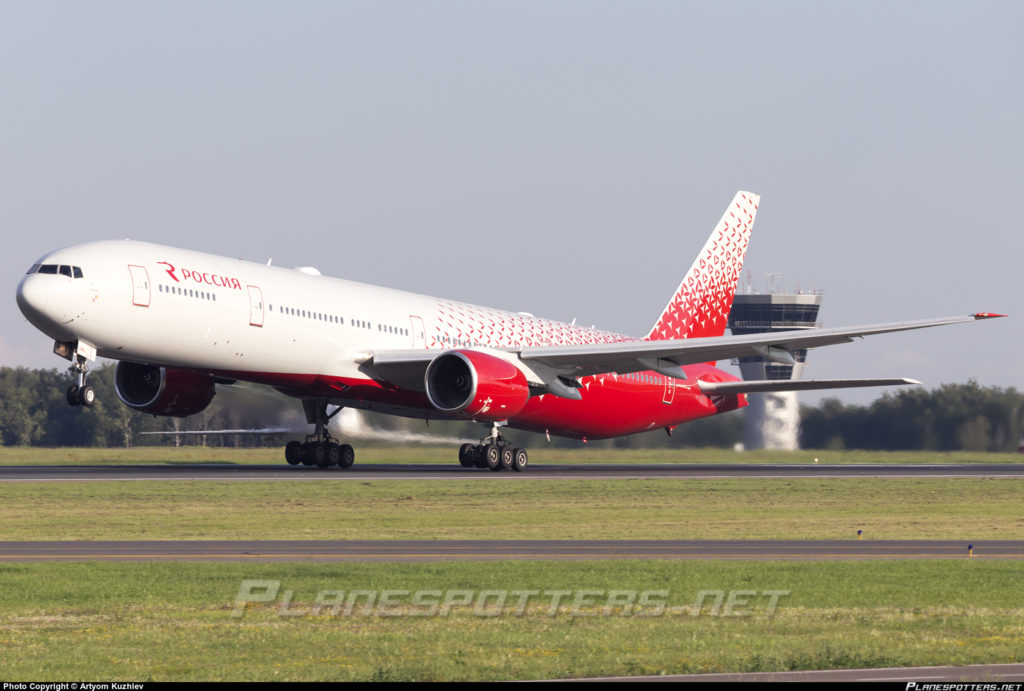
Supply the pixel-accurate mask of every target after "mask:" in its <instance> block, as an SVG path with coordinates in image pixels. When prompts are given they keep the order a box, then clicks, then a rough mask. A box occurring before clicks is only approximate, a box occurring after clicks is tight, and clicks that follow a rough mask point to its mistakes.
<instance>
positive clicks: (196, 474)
mask: <svg viewBox="0 0 1024 691" xmlns="http://www.w3.org/2000/svg"><path fill="white" fill-rule="evenodd" d="M841 477H932V478H938V477H993V478H1024V463H986V464H980V463H971V464H953V463H950V464H903V465H893V464H879V465H872V464H843V465H827V464H786V465H771V464H761V463H754V464H733V463H715V464H712V463H692V464H689V463H647V464H607V463H595V464H585V465H584V464H572V465H555V464H541V465H531V466H530V467H529V468H527V470H526V472H522V473H517V472H514V471H511V470H507V471H502V472H493V471H490V470H479V469H476V468H469V469H467V468H462V467H461V466H459V465H457V464H455V463H451V464H444V465H440V464H438V465H432V464H431V465H428V464H424V465H409V464H404V465H400V464H368V465H359V464H358V463H357V464H356V465H354V466H352V467H351V468H348V469H346V470H341V469H339V468H316V467H308V466H290V465H287V464H285V463H282V464H281V465H231V464H215V463H211V464H196V463H188V464H181V465H74V466H72V465H38V466H0V482H47V481H52V482H69V481H102V480H261V481H324V480H385V479H387V480H430V479H450V480H465V479H477V480H492V481H493V480H496V479H506V480H530V479H556V478H557V479H566V478H569V479H598V478H695V479H696V478H841Z"/></svg>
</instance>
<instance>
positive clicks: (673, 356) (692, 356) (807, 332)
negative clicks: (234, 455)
mask: <svg viewBox="0 0 1024 691" xmlns="http://www.w3.org/2000/svg"><path fill="white" fill-rule="evenodd" d="M1001 316H1005V315H1001V314H991V313H986V312H979V313H975V314H969V315H966V316H956V317H944V318H940V319H921V320H916V321H906V322H892V323H887V324H873V325H867V326H852V327H843V328H835V329H799V330H793V331H777V332H771V333H759V334H747V335H742V336H718V337H714V338H690V339H676V340H663V341H640V340H636V341H624V342H621V343H595V344H584V345H551V346H525V347H522V348H505V349H497V350H491V349H488V350H489V352H494V353H500V354H503V355H504V356H505V357H506V358H508V359H510V360H511V361H518V362H519V363H520V364H521V365H523V366H524V367H525V368H526V369H529V370H532V372H533V373H534V374H535V375H536V376H535V377H531V380H532V381H531V383H534V384H540V385H545V386H547V388H548V389H549V390H550V391H551V392H552V393H555V394H558V395H562V393H563V392H564V391H565V390H566V389H565V385H566V384H571V382H569V381H567V380H571V379H574V378H576V377H584V376H588V375H593V374H604V373H608V372H616V373H618V374H628V373H630V372H641V371H647V370H653V371H655V372H658V373H660V374H664V375H666V376H670V377H675V378H677V379H685V378H686V375H685V373H684V372H683V369H682V366H683V365H691V364H697V363H701V362H710V361H715V360H725V359H729V358H739V357H755V356H760V357H764V358H767V359H769V360H772V361H775V362H781V363H785V364H792V363H793V362H794V358H793V351H797V350H803V349H806V348H818V347H821V346H827V345H835V344H838V343H849V342H851V341H853V340H854V339H856V338H862V337H864V336H873V335H875V334H882V333H893V332H896V331H909V330H912V329H926V328H930V327H933V326H945V325H947V324H960V323H963V322H972V321H978V320H981V319H989V318H993V317H1001ZM438 354H439V352H438V351H437V350H402V351H379V352H375V353H373V354H372V355H371V356H369V357H368V358H367V360H366V361H365V362H364V367H366V368H367V370H368V371H369V372H371V373H373V374H375V375H376V376H380V377H381V378H383V379H386V380H388V381H391V382H393V383H395V384H398V385H399V386H408V387H411V388H414V389H417V390H420V391H422V390H423V388H424V383H423V373H424V370H425V368H426V365H427V364H429V363H430V361H431V360H433V359H434V358H435V357H437V355H438ZM823 381H826V380H819V381H818V382H815V384H817V385H812V383H811V382H804V388H840V387H846V386H881V385H888V384H907V383H918V382H914V381H913V380H903V379H898V380H888V379H886V380H878V379H871V380H866V379H858V380H849V379H847V380H832V383H831V384H828V385H826V384H823V383H822V382H823ZM840 382H845V383H840ZM858 382H859V383H858ZM737 384H738V383H737ZM746 384H748V385H752V384H754V382H746ZM760 384H762V385H764V386H768V383H766V382H761V383H760ZM785 384H786V385H787V386H786V388H784V389H771V388H761V389H757V390H760V391H769V390H786V391H792V390H795V388H794V385H796V384H799V382H793V381H788V382H785ZM771 386H773V387H774V386H781V384H774V383H773V384H771ZM755 391H756V390H755V389H752V388H749V386H748V388H743V389H742V390H741V389H739V388H737V390H736V391H729V393H741V392H750V393H753V392H755ZM722 392H723V393H724V391H722ZM570 397H571V396H570Z"/></svg>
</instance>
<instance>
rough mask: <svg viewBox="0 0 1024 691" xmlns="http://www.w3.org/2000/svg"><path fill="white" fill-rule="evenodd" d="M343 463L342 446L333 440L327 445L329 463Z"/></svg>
mask: <svg viewBox="0 0 1024 691" xmlns="http://www.w3.org/2000/svg"><path fill="white" fill-rule="evenodd" d="M340 464H341V447H340V446H338V445H337V444H335V443H334V442H331V443H329V444H328V445H327V465H328V466H332V465H340Z"/></svg>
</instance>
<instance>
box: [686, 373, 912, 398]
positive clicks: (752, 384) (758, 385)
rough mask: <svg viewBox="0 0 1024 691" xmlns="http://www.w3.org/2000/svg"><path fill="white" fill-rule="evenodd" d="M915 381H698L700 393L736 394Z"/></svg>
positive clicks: (890, 384) (895, 384) (903, 379)
mask: <svg viewBox="0 0 1024 691" xmlns="http://www.w3.org/2000/svg"><path fill="white" fill-rule="evenodd" d="M921 383H922V382H919V381H917V380H916V379H907V378H905V377H902V378H897V379H757V380H752V381H730V382H710V381H698V382H697V386H698V387H700V390H701V393H705V394H712V393H719V394H737V393H772V392H775V391H813V390H815V389H851V388H855V387H858V386H905V385H907V384H917V385H919V384H921Z"/></svg>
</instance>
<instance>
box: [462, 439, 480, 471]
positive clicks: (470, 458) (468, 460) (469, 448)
mask: <svg viewBox="0 0 1024 691" xmlns="http://www.w3.org/2000/svg"><path fill="white" fill-rule="evenodd" d="M475 462H476V447H475V446H474V445H472V444H463V445H462V446H460V447H459V465H461V466H462V467H463V468H472V467H473V464H474V463H475Z"/></svg>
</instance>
